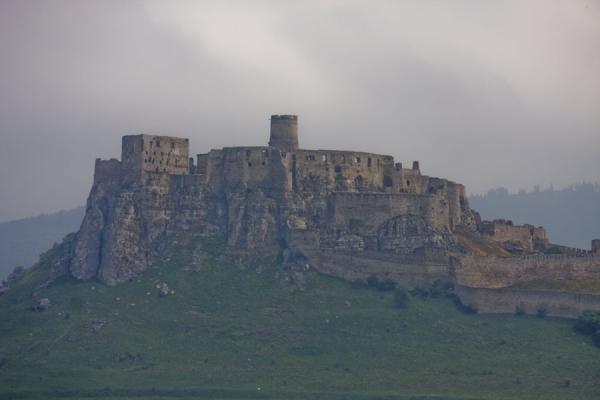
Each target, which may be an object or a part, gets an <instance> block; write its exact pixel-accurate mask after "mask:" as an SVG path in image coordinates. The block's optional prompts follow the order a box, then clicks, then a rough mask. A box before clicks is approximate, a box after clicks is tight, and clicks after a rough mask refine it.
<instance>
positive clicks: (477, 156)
mask: <svg viewBox="0 0 600 400" xmlns="http://www.w3.org/2000/svg"><path fill="white" fill-rule="evenodd" d="M0 52H1V53H0V60H1V61H0V135H1V136H2V143H3V146H0V182H1V183H2V185H3V188H4V189H3V190H2V191H1V192H0V203H1V204H2V205H3V207H2V209H1V210H0V220H3V219H9V218H14V217H18V216H24V215H30V214H33V213H37V212H44V211H51V210H56V209H60V208H63V207H70V206H74V205H77V204H81V203H82V202H83V201H84V199H85V196H86V195H87V192H88V190H89V186H90V184H91V177H92V166H93V160H94V159H95V158H96V157H102V158H109V157H118V156H119V145H120V136H121V135H123V134H129V133H139V132H150V133H160V134H172V135H179V136H187V137H190V139H191V145H192V150H193V151H196V152H204V151H207V150H209V149H210V148H217V147H222V146H227V145H238V144H247V145H259V144H264V143H266V141H267V135H268V117H269V115H270V114H272V113H297V114H299V115H300V129H301V132H300V134H301V137H300V140H301V145H302V146H303V147H307V148H312V147H314V148H345V149H359V150H365V151H374V152H381V153H391V154H392V155H394V156H396V157H397V158H398V161H401V162H404V163H408V162H410V161H412V160H413V159H419V160H420V161H421V165H422V169H423V170H424V172H425V173H427V174H430V175H436V176H443V177H447V178H450V179H453V180H456V181H459V182H463V183H465V184H466V185H467V188H468V189H470V190H471V191H475V192H480V191H484V190H487V189H489V188H491V187H495V186H498V185H504V186H507V187H509V188H511V189H517V188H519V187H531V186H533V185H534V184H536V183H539V184H542V185H546V184H549V183H554V184H555V185H556V186H561V185H566V184H569V183H572V182H574V181H580V180H593V181H597V180H598V171H600V158H599V157H598V156H597V154H599V152H600V120H598V118H597V105H598V104H599V103H600V75H599V74H598V73H597V71H598V70H600V3H598V2H595V1H585V0H569V1H555V2H547V1H542V0H530V1H516V0H515V1H503V2H478V1H461V0H457V1H452V2H434V1H414V2H408V1H405V2H396V1H377V2H362V1H305V2H291V1H253V2H246V1H225V2H224V1H203V2H197V1H185V0H181V1H177V2H170V1H159V0H147V1H86V2H80V1H75V0H72V1H68V0H62V1H57V0H48V1H45V2H34V1H19V2H2V3H0Z"/></svg>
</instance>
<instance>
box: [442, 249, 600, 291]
mask: <svg viewBox="0 0 600 400" xmlns="http://www.w3.org/2000/svg"><path fill="white" fill-rule="evenodd" d="M454 278H455V281H456V283H457V284H460V285H463V286H469V287H475V288H504V287H510V286H514V285H518V284H523V283H527V282H536V281H541V282H544V281H546V282H553V281H554V282H556V281H564V280H567V281H585V280H592V279H594V280H600V255H591V254H590V255H585V256H580V257H577V256H570V255H532V256H524V257H493V256H489V257H480V256H475V255H465V256H462V257H461V258H460V262H459V263H458V265H456V266H455V268H454Z"/></svg>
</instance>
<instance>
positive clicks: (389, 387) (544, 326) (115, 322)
mask: <svg viewBox="0 0 600 400" xmlns="http://www.w3.org/2000/svg"><path fill="white" fill-rule="evenodd" d="M205 247H206V249H205V250H206V251H207V252H208V253H209V255H208V256H207V258H206V259H205V260H204V261H203V262H202V266H201V267H200V268H196V267H197V265H195V266H194V265H192V264H191V262H192V261H191V260H192V258H191V253H190V250H189V248H187V247H181V248H178V249H176V251H175V252H174V253H173V254H174V255H173V256H171V257H169V256H165V257H164V262H162V263H158V264H156V265H154V266H153V267H151V268H150V269H149V270H148V271H147V273H146V274H145V275H144V276H143V277H141V278H140V279H139V280H137V281H134V282H132V283H129V284H125V285H121V286H118V287H106V286H103V285H101V284H98V283H77V282H73V281H66V280H65V281H61V282H57V283H55V284H53V285H52V286H50V287H48V288H44V289H39V290H38V293H37V294H36V296H37V297H38V298H48V299H50V302H51V306H50V308H49V309H48V310H47V311H45V312H33V311H31V310H29V308H30V307H31V306H33V305H35V304H36V303H35V302H34V300H33V299H32V295H31V294H32V291H34V289H35V288H36V287H37V286H38V285H39V283H40V282H41V281H42V280H43V276H44V274H45V268H46V265H45V264H46V263H45V262H43V263H42V264H41V265H40V266H38V267H37V268H36V269H34V270H32V271H30V272H28V273H27V275H26V276H25V277H24V278H22V279H21V280H20V281H19V283H18V284H16V285H15V287H14V288H13V289H12V290H11V291H9V292H8V293H7V294H5V295H4V296H2V297H0V321H1V322H0V398H3V399H4V398H28V397H38V398H46V399H49V398H65V397H71V398H81V397H94V398H107V399H108V398H121V399H123V398H148V397H151V398H155V399H171V398H211V399H212V398H228V399H236V398H276V399H281V398H290V399H292V398H293V399H303V398H306V399H319V398H322V399H352V398H355V399H363V398H364V399H371V398H380V399H384V398H390V399H405V398H419V399H557V400H558V399H560V400H564V399H597V398H600V350H599V349H597V348H595V347H594V346H592V344H591V343H590V342H589V340H588V339H587V338H586V337H583V336H579V335H577V334H575V333H574V332H573V330H572V323H571V322H570V321H566V320H553V319H542V318H537V317H526V316H521V317H516V316H512V315H505V316H496V315H466V314H463V313H461V312H460V311H458V310H457V309H456V308H455V306H454V305H453V304H452V303H451V302H450V301H449V300H446V299H429V300H420V299H416V298H411V301H410V304H409V306H408V308H407V309H403V310H400V309H397V308H395V307H394V305H393V296H392V294H390V293H381V292H377V291H374V290H372V289H368V288H366V287H357V286H356V285H352V284H350V283H347V282H342V281H339V280H336V279H333V278H329V277H325V276H321V275H318V274H316V273H305V274H304V276H305V277H307V281H306V284H305V285H304V286H303V287H302V290H299V288H298V286H295V285H290V284H289V283H288V282H287V280H286V279H284V277H285V276H286V272H285V271H282V270H281V267H278V266H277V265H276V263H274V262H273V263H268V262H264V263H260V264H258V265H257V266H252V267H240V266H239V265H236V264H235V263H233V262H230V261H228V260H227V259H225V258H224V257H222V256H219V253H220V251H221V250H220V246H218V245H215V244H214V243H205ZM210 254H212V256H211V255H210ZM162 283H166V284H168V286H169V289H170V290H174V291H175V293H174V294H169V295H167V296H164V297H160V296H159V289H157V286H160V285H162Z"/></svg>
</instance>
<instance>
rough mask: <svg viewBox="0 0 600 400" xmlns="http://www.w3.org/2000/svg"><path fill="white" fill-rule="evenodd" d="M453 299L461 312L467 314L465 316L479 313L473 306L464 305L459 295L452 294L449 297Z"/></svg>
mask: <svg viewBox="0 0 600 400" xmlns="http://www.w3.org/2000/svg"><path fill="white" fill-rule="evenodd" d="M448 297H450V298H451V299H452V301H453V302H454V305H456V307H457V308H458V309H459V311H461V312H463V313H465V314H477V313H478V312H479V310H477V308H476V307H475V306H473V305H471V304H464V303H463V302H462V301H461V299H460V297H458V295H456V294H452V295H450V296H448Z"/></svg>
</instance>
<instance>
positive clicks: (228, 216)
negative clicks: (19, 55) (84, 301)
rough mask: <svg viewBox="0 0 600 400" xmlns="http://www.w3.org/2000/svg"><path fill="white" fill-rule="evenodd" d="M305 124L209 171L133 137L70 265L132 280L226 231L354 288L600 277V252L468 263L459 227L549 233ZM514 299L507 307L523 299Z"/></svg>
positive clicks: (150, 139) (527, 235) (236, 244)
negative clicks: (321, 145)
mask: <svg viewBox="0 0 600 400" xmlns="http://www.w3.org/2000/svg"><path fill="white" fill-rule="evenodd" d="M279 117H288V116H279ZM294 122H295V123H296V124H297V119H295V120H291V119H288V118H276V119H275V120H274V119H272V126H271V142H270V144H271V146H259V147H226V148H223V149H218V150H211V151H210V152H208V153H206V154H198V155H197V158H196V165H194V163H193V160H192V162H190V159H189V158H188V153H189V150H188V140H187V139H182V138H170V137H164V136H150V135H136V136H125V137H123V144H122V161H118V160H114V159H113V160H107V161H104V160H96V166H95V176H94V185H93V187H92V190H91V192H90V196H89V198H88V203H87V210H86V215H85V218H84V221H83V223H82V226H81V229H80V230H79V232H78V233H77V234H76V235H75V239H74V241H73V245H72V246H69V250H68V252H69V254H67V255H65V257H64V262H63V264H64V265H62V268H63V270H64V271H69V273H70V274H71V275H72V276H74V277H76V278H77V279H81V280H89V279H99V280H101V281H102V282H105V283H107V284H111V285H112V284H117V283H121V282H126V281H128V280H131V279H134V278H135V277H136V276H138V275H139V274H141V273H142V272H143V271H144V270H145V269H146V268H148V263H149V262H150V261H149V259H148V254H149V253H150V252H151V251H152V249H154V248H155V247H156V246H158V245H159V244H160V243H164V241H165V240H167V241H168V240H175V239H174V238H179V237H180V236H181V235H185V234H187V233H190V234H192V233H193V234H206V235H212V236H220V237H223V238H225V239H226V240H227V243H228V244H229V245H230V246H231V247H232V248H235V249H236V251H239V252H241V253H244V252H245V253H248V254H251V255H274V254H277V253H278V252H285V251H289V250H293V251H299V252H301V253H303V254H305V256H306V257H307V258H308V259H307V263H309V264H310V265H312V266H314V267H315V268H317V269H318V270H319V271H321V272H324V273H328V274H331V275H334V276H339V277H342V278H344V279H349V280H356V279H361V280H364V279H366V278H367V277H368V276H370V275H376V276H378V277H380V278H389V279H392V280H395V281H397V282H399V283H400V284H401V285H403V286H406V287H414V286H418V285H421V284H425V283H428V282H431V281H433V280H436V279H441V280H445V281H452V282H456V283H457V284H458V285H460V286H463V287H470V288H471V289H469V290H475V289H477V288H506V287H510V286H513V285H518V284H521V283H527V282H531V281H533V280H560V279H572V280H585V279H600V254H598V255H596V256H591V255H587V253H586V254H585V257H581V255H582V254H579V253H578V254H577V255H579V256H580V257H560V256H558V257H557V256H554V257H548V256H538V257H507V258H495V257H475V256H471V255H463V253H462V252H464V248H460V247H457V246H458V245H457V242H456V241H455V238H456V236H453V235H454V233H453V232H456V230H455V229H456V228H460V229H461V232H462V234H464V235H467V236H468V235H469V234H470V233H471V234H473V235H474V237H476V239H477V240H480V241H483V242H485V240H488V242H491V241H492V240H495V241H498V242H511V243H512V242H518V243H521V244H522V247H523V248H524V249H525V250H527V251H529V250H533V249H535V247H536V244H539V243H542V242H544V241H547V239H546V238H545V232H544V231H543V229H542V228H534V227H533V226H529V225H525V226H521V227H518V226H513V225H512V224H509V223H505V222H501V221H500V222H499V221H494V222H493V223H491V225H485V224H483V225H482V224H481V221H480V219H479V216H478V215H477V213H475V212H474V211H472V210H471V209H470V208H469V205H468V202H467V198H466V193H465V188H464V186H463V185H460V184H457V183H454V182H451V181H448V180H446V179H440V178H434V177H428V176H426V175H422V174H421V171H420V168H419V163H418V162H414V163H413V166H412V168H410V169H409V168H403V167H402V165H401V164H400V163H395V162H394V158H393V157H391V156H388V155H381V154H374V153H365V152H352V151H330V150H304V149H298V146H297V125H294ZM482 226H483V228H484V229H483V232H481V233H482V234H481V235H480V232H479V231H478V229H479V228H481V227H482ZM486 229H487V230H486ZM484 244H485V243H484ZM598 246H600V245H598ZM598 246H597V247H598ZM596 251H597V252H598V251H600V250H596ZM450 255H452V256H453V257H452V258H450ZM454 257H456V258H454ZM452 260H454V261H452ZM467 289H468V288H466V289H464V290H463V291H464V293H466V294H465V296H471V297H470V298H472V299H474V300H473V301H475V300H477V301H478V302H479V303H481V304H482V306H481V309H482V311H484V310H486V309H488V308H486V307H487V306H486V304H488V303H486V301H487V300H486V299H488V297H489V296H490V295H488V294H486V295H485V296H488V297H485V296H483V295H480V294H477V295H476V294H474V293H477V292H472V291H471V292H469V291H468V290H467ZM478 296H479V297H478ZM481 296H483V297H481ZM520 296H521V297H519V299H522V298H523V297H522V296H525V295H523V294H521V295H520ZM480 297H481V298H480ZM482 299H483V300H482ZM544 299H545V298H544ZM534 300H535V299H534V298H533V297H532V299H531V301H530V302H529V303H528V302H525V303H526V307H528V310H529V309H533V308H535V307H537V306H538V305H539V304H538V303H539V301H538V303H536V301H537V300H535V301H534ZM490 301H491V300H490ZM503 301H504V300H503ZM511 301H512V300H511ZM515 301H516V300H515ZM519 301H525V300H519ZM527 301H529V300H527ZM544 301H546V300H544ZM569 301H570V300H569ZM506 302H507V304H509V305H502V307H504V308H502V307H500V306H498V307H497V309H502V310H505V309H507V307H508V308H510V307H512V306H513V305H514V304H513V303H514V301H513V302H512V303H510V302H508V300H506ZM546 302H547V301H546ZM530 303H531V304H530ZM490 304H491V303H490ZM529 304H530V305H529ZM536 304H538V305H536ZM557 304H558V303H557ZM573 307H575V306H573ZM489 309H490V310H491V309H493V306H492V305H490V306H489ZM560 312H562V311H560V310H554V309H553V311H552V313H556V315H559V314H560ZM566 313H567V312H566V311H565V315H566Z"/></svg>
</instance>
